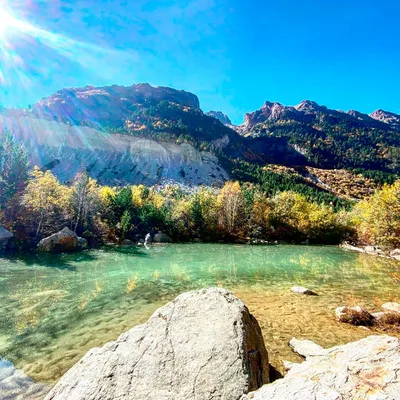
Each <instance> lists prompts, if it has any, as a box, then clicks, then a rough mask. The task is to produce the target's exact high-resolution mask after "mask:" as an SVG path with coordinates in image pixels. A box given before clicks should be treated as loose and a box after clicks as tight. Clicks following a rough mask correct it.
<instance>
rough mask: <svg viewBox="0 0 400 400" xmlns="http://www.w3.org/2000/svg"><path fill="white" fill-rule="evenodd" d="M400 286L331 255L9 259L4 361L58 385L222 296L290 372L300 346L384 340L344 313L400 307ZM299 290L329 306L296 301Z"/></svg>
mask: <svg viewBox="0 0 400 400" xmlns="http://www.w3.org/2000/svg"><path fill="white" fill-rule="evenodd" d="M399 282H400V262H398V261H394V260H389V259H385V258H379V257H375V256H369V255H365V254H358V253H351V252H346V251H344V250H342V249H339V248H337V247H327V246H291V245H276V246H248V245H224V244H200V243H199V244H171V245H158V246H152V247H150V248H149V249H148V250H146V249H144V248H136V247H122V246H121V247H109V248H103V249H100V250H88V251H85V252H82V253H73V254H61V255H54V254H31V255H26V256H24V257H3V258H0V357H2V358H4V359H5V360H7V363H8V364H7V365H11V364H10V363H9V362H11V363H13V365H14V366H15V367H16V368H18V369H19V370H21V371H23V372H24V373H25V374H26V375H28V376H29V377H31V378H33V379H34V380H35V381H37V382H44V383H49V384H52V383H54V382H55V381H56V380H57V379H58V378H59V377H60V376H61V375H62V374H63V373H64V372H65V371H66V370H67V369H68V368H70V367H71V366H72V365H73V364H74V363H75V362H77V361H78V360H79V359H80V358H81V357H82V356H83V355H84V354H85V353H86V351H88V350H89V349H90V348H92V347H94V346H100V345H103V344H104V343H106V342H108V341H110V340H114V339H116V338H117V337H118V336H119V334H120V333H122V332H124V331H126V330H128V329H129V328H131V327H133V326H134V325H136V324H139V323H142V322H144V321H146V320H147V319H148V318H149V316H150V315H151V314H152V313H153V312H154V310H156V309H157V308H158V307H160V306H162V305H164V304H165V303H166V302H168V301H169V300H171V299H173V298H174V297H176V296H177V295H178V294H179V293H182V292H185V291H188V290H193V289H197V288H202V287H210V286H221V287H225V288H227V289H230V290H231V291H233V292H234V293H235V294H236V295H237V296H239V297H240V298H241V299H242V300H243V301H244V302H245V304H246V305H247V306H248V308H249V309H250V311H251V312H252V313H253V314H254V315H255V316H256V318H257V319H258V321H259V323H260V325H261V328H262V330H263V334H264V339H265V342H266V346H267V349H268V351H269V354H270V358H271V363H272V364H273V365H274V366H275V367H276V368H277V369H278V370H281V371H282V370H283V367H282V360H291V361H298V360H299V359H298V358H297V356H296V355H294V354H293V353H292V352H291V350H290V349H289V347H288V341H289V340H290V339H291V338H292V337H293V336H295V337H297V338H304V339H311V340H314V341H315V342H317V343H318V344H320V345H322V346H333V345H336V344H341V343H345V342H349V341H353V340H358V339H360V338H362V337H365V336H367V335H370V334H372V333H374V331H372V332H371V331H368V330H366V329H365V328H359V327H353V326H350V325H346V324H340V323H337V322H336V320H335V315H334V310H335V308H336V307H339V306H341V305H356V304H358V305H361V306H365V307H366V308H367V309H368V310H370V311H379V309H380V305H381V304H382V303H384V302H387V301H399V300H400V293H399V287H400V284H399ZM293 285H302V286H306V287H308V288H310V289H312V290H315V291H317V292H318V293H319V296H302V295H296V294H293V293H291V292H290V288H291V286H293ZM389 333H390V332H389ZM4 362H6V361H4ZM0 366H1V365H0ZM0 380H1V368H0ZM0 387H1V386H0ZM21 390H22V389H21ZM0 397H1V396H0Z"/></svg>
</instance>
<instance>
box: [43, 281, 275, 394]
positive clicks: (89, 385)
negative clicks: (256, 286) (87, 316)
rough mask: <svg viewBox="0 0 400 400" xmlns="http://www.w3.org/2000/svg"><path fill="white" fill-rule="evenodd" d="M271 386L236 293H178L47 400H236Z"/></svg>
mask: <svg viewBox="0 0 400 400" xmlns="http://www.w3.org/2000/svg"><path fill="white" fill-rule="evenodd" d="M268 382H269V366H268V354H267V351H266V349H265V346H264V342H263V338H262V334H261V330H260V327H259V325H258V323H257V321H256V319H255V318H254V317H253V316H252V315H251V314H250V313H249V311H248V309H247V308H246V306H245V305H244V304H243V302H242V301H241V300H239V299H238V298H237V297H235V296H234V295H233V294H231V293H230V292H228V291H227V290H225V289H219V288H211V289H204V290H199V291H194V292H189V293H184V294H182V295H180V296H178V297H177V298H176V299H175V300H173V301H172V302H170V303H168V304H167V305H166V306H164V307H162V308H160V309H159V310H157V311H156V312H155V313H154V314H153V316H152V317H151V318H150V319H149V320H148V322H147V323H145V324H143V325H140V326H137V327H135V328H133V329H131V330H130V331H128V332H126V333H124V334H123V335H121V336H120V337H119V338H118V339H117V340H116V341H115V342H110V343H108V344H106V345H105V346H103V347H101V348H94V349H92V350H90V351H89V352H88V353H87V354H86V355H85V356H84V357H83V358H82V359H81V360H80V361H79V362H78V363H77V364H76V365H75V366H74V367H72V368H71V369H70V370H69V371H68V372H67V373H66V374H65V375H64V376H63V377H62V378H61V380H60V381H59V382H58V384H57V385H56V386H55V387H54V388H53V390H52V391H51V392H50V393H49V395H48V396H47V397H46V399H47V400H67V399H68V400H70V399H74V400H83V399H84V400H100V399H101V400H106V399H119V400H128V399H129V400H136V399H137V400H139V399H140V400H142V399H148V400H151V399H157V400H160V399H163V400H172V399H173V400H180V399H182V400H187V399H202V400H207V399H226V400H235V399H240V398H241V396H242V395H243V394H246V393H248V392H249V391H251V390H256V389H258V388H259V387H261V386H262V385H263V384H265V383H268Z"/></svg>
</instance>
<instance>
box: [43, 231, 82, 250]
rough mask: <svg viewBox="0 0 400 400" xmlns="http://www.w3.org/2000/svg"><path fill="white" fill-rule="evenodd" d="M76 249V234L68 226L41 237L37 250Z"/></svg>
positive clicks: (77, 244)
mask: <svg viewBox="0 0 400 400" xmlns="http://www.w3.org/2000/svg"><path fill="white" fill-rule="evenodd" d="M78 249H79V239H78V236H77V235H76V233H75V232H73V231H71V230H70V229H68V228H64V229H62V230H61V231H60V232H57V233H54V234H53V235H51V236H48V237H46V238H44V239H42V240H41V241H40V242H39V244H38V250H39V251H45V252H63V251H74V250H78Z"/></svg>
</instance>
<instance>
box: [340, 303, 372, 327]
mask: <svg viewBox="0 0 400 400" xmlns="http://www.w3.org/2000/svg"><path fill="white" fill-rule="evenodd" d="M335 314H336V319H337V320H338V321H339V322H346V323H348V324H352V325H372V323H373V320H374V317H373V316H372V314H370V313H369V312H368V311H367V310H366V309H365V308H363V307H360V306H354V307H348V306H344V307H338V308H337V309H336V310H335Z"/></svg>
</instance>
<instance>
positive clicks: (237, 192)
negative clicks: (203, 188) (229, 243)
mask: <svg viewBox="0 0 400 400" xmlns="http://www.w3.org/2000/svg"><path fill="white" fill-rule="evenodd" d="M217 205H218V207H219V219H218V223H219V226H220V228H221V229H222V231H223V232H225V233H227V234H228V235H229V236H231V235H237V234H239V232H240V231H241V230H242V229H241V228H243V225H244V223H245V220H244V217H245V212H244V205H245V202H244V197H243V193H242V190H241V188H240V184H239V182H226V183H225V185H224V187H223V188H222V189H221V192H220V194H219V195H218V197H217Z"/></svg>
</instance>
